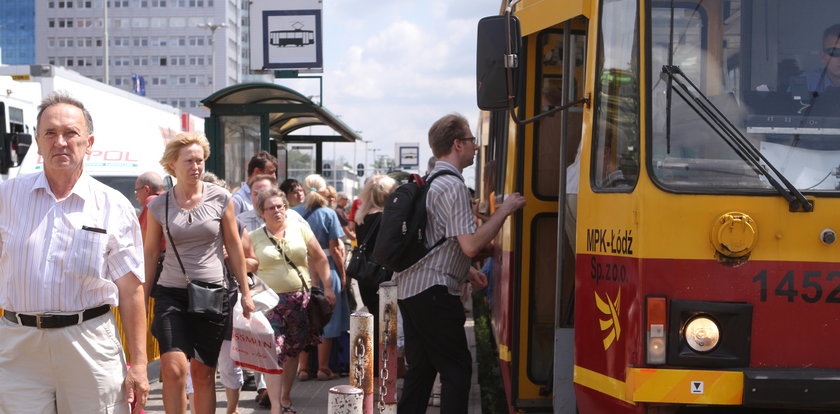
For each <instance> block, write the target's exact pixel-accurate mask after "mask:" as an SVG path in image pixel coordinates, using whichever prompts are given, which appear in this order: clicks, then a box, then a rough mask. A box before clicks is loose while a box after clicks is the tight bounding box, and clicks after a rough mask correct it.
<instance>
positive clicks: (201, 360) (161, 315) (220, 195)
mask: <svg viewBox="0 0 840 414" xmlns="http://www.w3.org/2000/svg"><path fill="white" fill-rule="evenodd" d="M209 156H210V144H209V143H208V142H207V138H205V137H204V135H203V134H200V133H184V134H178V135H177V136H176V137H175V139H174V140H172V141H170V142H169V143H168V144H167V145H166V149H165V150H164V154H163V158H162V159H161V160H160V163H161V165H162V166H163V167H164V169H166V171H167V172H168V173H169V174H171V175H173V176H175V177H176V178H177V179H178V184H176V185H175V187H173V188H172V190H170V191H168V192H166V193H164V194H161V195H160V196H159V197H157V198H155V199H154V200H152V201H151V202H150V203H149V212H150V213H151V214H150V215H149V217H148V223H147V228H146V236H147V238H146V244H145V245H144V247H143V250H144V255H145V259H146V274H149V275H153V274H155V266H156V263H157V261H156V258H157V257H158V255H159V254H160V245H161V238H162V237H163V236H164V235H166V248H167V252H166V253H167V254H166V257H165V259H164V261H163V270H162V271H161V274H160V279H159V280H158V281H157V286H155V290H154V291H155V317H154V321H153V322H152V334H153V335H154V336H155V337H156V338H157V340H158V343H159V344H160V354H161V356H160V375H161V379H162V381H163V407H164V410H165V411H166V412H167V413H179V414H180V413H183V412H185V410H186V406H187V400H186V394H185V392H184V389H185V385H186V379H187V370H188V369H189V371H190V374H191V376H192V382H193V387H194V389H195V412H196V413H198V414H211V413H214V412H215V411H216V390H215V384H216V376H215V372H216V363H217V361H218V358H219V350H220V349H221V346H222V340H223V339H224V333H225V324H226V322H227V319H228V317H229V314H230V309H231V305H232V304H230V303H228V301H227V300H225V302H224V306H223V308H224V312H223V314H222V315H220V316H219V317H218V318H207V317H200V316H195V315H193V314H190V313H188V312H187V305H188V304H187V289H186V288H187V284H188V280H187V277H189V280H196V281H202V282H209V283H216V284H220V285H221V284H224V283H225V282H224V278H225V276H224V261H225V255H224V249H227V252H228V253H229V257H228V260H229V263H230V267H229V270H230V271H231V272H232V273H233V274H234V276H235V277H236V280H237V282H238V283H239V288H240V291H241V293H242V300H241V302H242V309H243V313H244V314H245V317H246V318H247V317H249V316H250V314H251V311H253V310H254V303H253V302H252V301H251V293H250V291H249V289H248V283H246V281H245V273H246V272H245V255H244V253H243V250H242V243H241V241H240V238H239V232H238V231H237V227H236V218H235V216H234V212H233V201H231V195H230V193H229V192H227V190H225V189H223V188H221V187H219V186H217V185H215V184H210V183H205V182H203V181H202V180H201V177H202V174H203V173H204V162H205V161H206V160H207V158H208V157H209ZM167 201H168V203H167ZM167 205H168V209H167ZM166 229H168V230H169V231H168V232H166V231H165V230H166ZM170 234H171V239H170ZM175 249H177V251H178V255H176V254H175ZM178 257H180V262H181V263H183V269H182V267H181V264H180V263H179V260H178ZM154 283H155V281H154V278H147V279H146V283H145V291H146V295H148V294H149V292H150V291H151V290H152V285H153V284H154ZM188 358H189V359H188Z"/></svg>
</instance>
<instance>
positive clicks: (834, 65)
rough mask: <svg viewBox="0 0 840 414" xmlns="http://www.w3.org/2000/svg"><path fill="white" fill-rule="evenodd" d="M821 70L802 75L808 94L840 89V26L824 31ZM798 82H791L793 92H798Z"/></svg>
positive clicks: (800, 79)
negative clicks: (834, 88) (835, 88)
mask: <svg viewBox="0 0 840 414" xmlns="http://www.w3.org/2000/svg"><path fill="white" fill-rule="evenodd" d="M820 61H821V62H822V66H821V67H820V68H819V69H815V70H811V71H807V72H804V73H802V75H800V76H799V77H798V78H799V79H798V80H799V82H802V79H803V78H804V82H805V85H806V86H807V88H808V92H824V91H825V90H826V89H828V88H830V87H840V24H835V25H833V26H830V27H829V28H827V29H825V31H823V36H822V47H821V48H820ZM796 83H797V82H796V80H794V81H792V82H791V90H792V91H795V90H796V87H795V85H796Z"/></svg>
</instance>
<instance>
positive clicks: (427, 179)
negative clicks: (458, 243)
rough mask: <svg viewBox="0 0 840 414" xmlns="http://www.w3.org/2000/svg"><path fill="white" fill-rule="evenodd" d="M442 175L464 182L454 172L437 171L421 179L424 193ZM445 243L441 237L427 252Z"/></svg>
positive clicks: (444, 239)
mask: <svg viewBox="0 0 840 414" xmlns="http://www.w3.org/2000/svg"><path fill="white" fill-rule="evenodd" d="M442 175H453V176H455V177H458V179H460V180H461V181H464V177H461V176H459V175H458V174H455V172H453V171H451V170H440V171H438V172H436V173H434V174H429V175H427V176H426V177H424V178H423V180H424V181H425V182H426V190H425V191H428V190H429V188H430V186H431V185H432V181H433V180H434V179H435V178H437V177H440V176H442ZM445 241H446V236H443V237H441V238H440V240H438V241H437V242H435V244H433V245H432V247H429V251H432V249H434V248H435V247H438V246H440V245H441V244H443V243H444V242H445Z"/></svg>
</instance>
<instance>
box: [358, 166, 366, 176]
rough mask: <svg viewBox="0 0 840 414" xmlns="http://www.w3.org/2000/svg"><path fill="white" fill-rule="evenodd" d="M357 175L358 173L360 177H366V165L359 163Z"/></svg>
mask: <svg viewBox="0 0 840 414" xmlns="http://www.w3.org/2000/svg"><path fill="white" fill-rule="evenodd" d="M356 175H358V176H359V177H364V176H365V165H364V164H362V163H359V164H358V165H356Z"/></svg>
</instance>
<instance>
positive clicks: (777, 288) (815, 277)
mask: <svg viewBox="0 0 840 414" xmlns="http://www.w3.org/2000/svg"><path fill="white" fill-rule="evenodd" d="M797 279H798V280H797ZM835 279H837V280H836V281H834V280H835ZM752 281H753V283H758V287H759V293H760V295H761V301H762V302H767V297H768V295H770V294H772V295H773V296H777V297H781V298H785V299H787V301H788V302H796V301H798V300H802V301H805V302H806V303H817V302H820V301H822V302H825V303H840V271H835V272H828V273H827V274H825V277H823V272H819V271H805V272H804V273H803V277H801V278H797V277H796V272H794V271H793V270H788V271H787V273H785V275H784V276H782V278H781V279H779V280H777V279H776V278H772V277H770V276H768V275H767V270H762V271H761V272H759V273H758V274H757V275H756V276H755V277H754V278H753V279H752ZM773 286H774V287H773ZM771 287H773V288H772V290H771Z"/></svg>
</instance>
